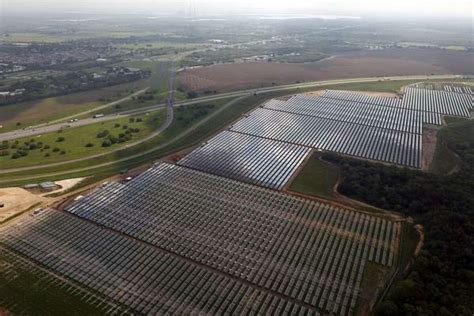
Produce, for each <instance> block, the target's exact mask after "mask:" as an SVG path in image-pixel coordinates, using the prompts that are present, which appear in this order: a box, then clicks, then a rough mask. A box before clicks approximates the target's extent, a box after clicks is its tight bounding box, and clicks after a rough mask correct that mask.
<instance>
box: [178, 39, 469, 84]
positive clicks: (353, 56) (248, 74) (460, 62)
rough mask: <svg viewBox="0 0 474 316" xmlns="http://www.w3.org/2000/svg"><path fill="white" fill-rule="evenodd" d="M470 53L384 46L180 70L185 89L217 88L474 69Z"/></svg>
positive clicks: (462, 72) (464, 71) (465, 72)
mask: <svg viewBox="0 0 474 316" xmlns="http://www.w3.org/2000/svg"><path fill="white" fill-rule="evenodd" d="M473 61H474V53H472V52H456V51H448V50H441V49H436V50H435V49H396V48H394V49H386V50H383V51H363V52H355V53H350V54H344V55H338V56H334V57H332V58H328V59H325V60H322V61H320V62H317V63H308V64H284V63H274V62H271V63H269V62H257V63H240V64H223V65H214V66H209V67H203V68H196V69H191V70H185V71H183V72H182V73H181V74H180V76H181V84H182V86H183V88H184V89H186V90H188V91H189V90H196V91H206V90H210V91H213V90H217V91H218V92H223V91H231V90H242V89H251V88H259V87H266V86H271V85H272V84H273V85H281V84H291V83H296V82H304V81H314V80H325V79H338V78H357V77H372V76H402V75H407V76H409V75H423V74H452V73H459V74H468V73H474V62H473Z"/></svg>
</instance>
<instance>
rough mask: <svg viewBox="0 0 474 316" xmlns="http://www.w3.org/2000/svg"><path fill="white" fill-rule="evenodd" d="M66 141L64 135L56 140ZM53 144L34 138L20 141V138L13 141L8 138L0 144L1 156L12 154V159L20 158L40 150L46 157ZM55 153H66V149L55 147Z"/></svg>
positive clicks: (53, 150)
mask: <svg viewBox="0 0 474 316" xmlns="http://www.w3.org/2000/svg"><path fill="white" fill-rule="evenodd" d="M63 141H65V138H64V137H58V138H57V140H56V142H63ZM50 149H51V146H49V145H48V144H44V143H43V142H37V141H35V140H34V139H30V140H29V141H25V142H23V143H20V142H19V141H18V140H15V141H13V142H11V143H10V142H9V141H7V140H5V141H3V142H2V143H1V144H0V157H5V156H10V157H11V158H12V159H19V158H22V157H26V156H28V154H29V152H30V151H34V150H38V151H40V152H45V155H44V156H45V157H49V156H50V155H51V153H50V152H49V150H50ZM51 151H52V152H53V153H59V154H61V155H65V154H66V151H65V150H62V149H61V148H59V147H54V148H53V149H52V150H51Z"/></svg>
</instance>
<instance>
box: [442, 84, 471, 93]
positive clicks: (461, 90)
mask: <svg viewBox="0 0 474 316" xmlns="http://www.w3.org/2000/svg"><path fill="white" fill-rule="evenodd" d="M443 90H444V91H448V92H457V93H465V94H474V88H473V87H469V86H459V85H453V84H444V85H443Z"/></svg>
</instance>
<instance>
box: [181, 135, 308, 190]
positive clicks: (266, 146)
mask: <svg viewBox="0 0 474 316" xmlns="http://www.w3.org/2000/svg"><path fill="white" fill-rule="evenodd" d="M309 153H310V148H307V147H302V146H297V145H293V144H287V143H282V142H277V141H273V140H269V139H263V138H258V137H253V136H248V135H243V134H239V133H234V132H230V131H224V132H222V133H220V134H218V135H217V136H216V137H214V138H213V139H211V140H210V141H209V142H207V143H206V144H205V145H203V146H201V147H200V148H198V149H197V150H195V151H193V152H192V153H191V154H189V155H187V156H186V157H184V158H183V159H181V160H180V161H179V163H178V164H179V165H181V166H186V167H189V168H193V169H197V170H201V171H206V172H209V173H212V174H217V175H221V176H225V177H229V178H233V179H237V180H241V181H245V182H248V183H254V184H258V185H262V186H266V187H269V188H274V189H282V188H283V186H284V185H285V183H286V182H287V181H288V179H289V178H290V177H291V175H292V174H293V173H294V171H295V170H296V169H297V168H298V166H299V165H300V164H301V162H302V161H303V160H304V159H305V158H306V156H307V155H308V154H309Z"/></svg>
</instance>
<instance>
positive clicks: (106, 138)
mask: <svg viewBox="0 0 474 316" xmlns="http://www.w3.org/2000/svg"><path fill="white" fill-rule="evenodd" d="M140 120H141V119H140ZM133 121H135V119H134V120H133ZM115 127H116V128H118V127H120V124H115ZM122 129H123V130H124V131H123V132H122V133H119V134H118V135H117V136H114V135H112V134H110V132H109V131H108V130H103V131H100V132H99V133H97V138H103V141H102V147H110V146H112V145H114V144H120V143H125V142H128V141H129V140H131V139H132V137H133V134H136V133H139V132H140V129H139V128H132V127H128V125H123V126H122ZM93 146H94V144H92V143H88V144H87V145H86V147H93Z"/></svg>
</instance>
